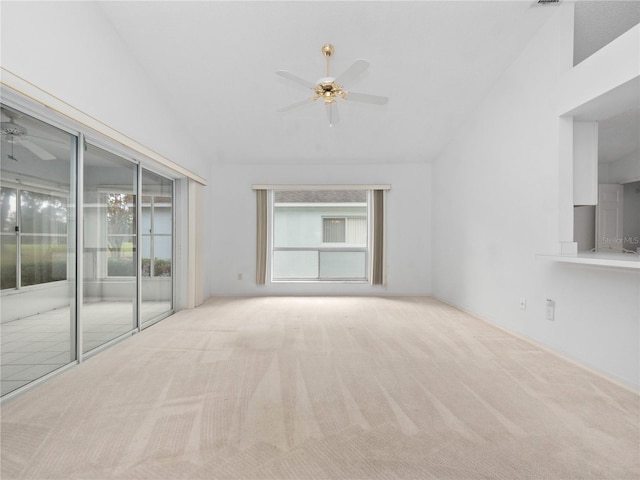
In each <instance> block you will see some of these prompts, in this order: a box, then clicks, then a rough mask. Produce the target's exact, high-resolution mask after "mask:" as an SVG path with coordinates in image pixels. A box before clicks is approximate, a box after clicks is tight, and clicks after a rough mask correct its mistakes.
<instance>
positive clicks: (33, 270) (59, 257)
mask: <svg viewBox="0 0 640 480" xmlns="http://www.w3.org/2000/svg"><path fill="white" fill-rule="evenodd" d="M0 198H1V205H2V209H1V211H2V214H1V218H0V222H1V224H2V232H1V235H2V257H1V258H2V289H3V290H4V289H9V288H20V287H27V286H30V285H38V284H42V283H50V282H56V281H60V280H66V279H67V210H68V207H67V204H68V200H67V198H66V197H63V196H60V195H52V194H48V193H42V192H37V191H33V189H32V190H26V189H22V188H11V187H9V186H3V187H2V193H1V197H0Z"/></svg>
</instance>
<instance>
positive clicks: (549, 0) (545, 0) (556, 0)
mask: <svg viewBox="0 0 640 480" xmlns="http://www.w3.org/2000/svg"><path fill="white" fill-rule="evenodd" d="M538 3H541V4H543V5H545V4H547V3H560V0H538Z"/></svg>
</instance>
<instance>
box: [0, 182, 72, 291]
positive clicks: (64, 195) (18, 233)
mask: <svg viewBox="0 0 640 480" xmlns="http://www.w3.org/2000/svg"><path fill="white" fill-rule="evenodd" d="M0 186H2V188H7V189H11V190H14V191H15V195H16V197H15V198H16V219H15V227H16V228H17V229H16V230H14V231H9V232H0V236H3V237H11V238H15V239H16V254H15V262H16V285H15V286H14V287H7V288H3V289H1V290H0V291H1V292H2V295H10V294H11V292H16V293H17V292H20V291H24V290H25V289H27V290H30V289H34V288H38V287H42V286H44V285H56V284H62V283H65V282H68V281H69V278H70V274H71V272H70V268H72V266H71V265H70V264H69V261H68V258H66V260H65V269H66V273H65V276H66V278H63V279H60V280H52V281H49V282H39V283H32V284H30V285H23V284H22V277H23V275H22V237H37V238H45V237H50V238H64V239H65V244H66V247H67V255H68V250H69V245H68V240H69V231H68V228H69V226H68V220H69V219H68V214H69V212H68V210H69V208H70V207H69V202H70V195H69V192H65V191H63V190H56V189H54V188H48V187H46V186H37V185H23V184H20V183H15V182H11V181H4V180H3V181H2V182H1V183H0ZM22 192H31V193H36V194H39V195H47V196H50V197H55V198H59V199H63V200H64V201H65V208H66V209H67V232H66V233H64V234H62V233H34V232H25V231H24V229H23V225H22V201H21V198H22V197H21V193H22Z"/></svg>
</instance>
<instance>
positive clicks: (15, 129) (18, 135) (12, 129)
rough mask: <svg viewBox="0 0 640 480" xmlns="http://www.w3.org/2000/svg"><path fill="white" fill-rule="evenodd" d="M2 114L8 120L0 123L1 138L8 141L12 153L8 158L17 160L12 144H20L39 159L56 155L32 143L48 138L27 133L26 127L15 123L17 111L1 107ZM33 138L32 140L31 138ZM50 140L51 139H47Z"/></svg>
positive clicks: (51, 158)
mask: <svg viewBox="0 0 640 480" xmlns="http://www.w3.org/2000/svg"><path fill="white" fill-rule="evenodd" d="M2 114H3V115H5V116H6V117H7V118H8V119H9V121H7V122H2V123H0V134H1V135H2V140H3V141H6V142H8V143H9V144H10V145H11V147H12V153H11V155H10V157H9V158H10V159H11V160H14V161H17V159H16V158H15V157H14V156H13V146H14V145H22V146H23V147H24V148H26V149H27V150H29V151H30V152H31V153H33V154H34V155H35V156H36V157H38V158H39V159H40V160H55V159H56V157H55V155H53V154H52V153H50V152H48V151H47V150H46V149H44V148H43V147H41V146H40V145H37V144H36V143H34V141H33V140H36V141H40V140H49V139H47V138H41V137H35V136H31V135H29V134H28V132H27V129H26V128H25V127H23V126H22V125H20V124H18V123H16V119H17V118H19V117H20V115H19V114H18V113H15V112H13V111H11V110H9V109H6V108H3V109H2ZM32 139H33V140H32ZM49 141H51V140H49Z"/></svg>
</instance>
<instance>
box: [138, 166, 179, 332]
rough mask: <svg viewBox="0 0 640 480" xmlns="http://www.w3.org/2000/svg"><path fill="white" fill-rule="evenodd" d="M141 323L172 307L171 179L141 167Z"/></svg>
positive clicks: (151, 319)
mask: <svg viewBox="0 0 640 480" xmlns="http://www.w3.org/2000/svg"><path fill="white" fill-rule="evenodd" d="M141 198H142V202H141V205H140V206H141V209H140V210H141V218H140V242H141V245H140V250H141V255H142V262H141V263H142V277H141V295H142V298H141V303H140V322H141V323H142V324H144V323H148V322H150V321H153V320H154V319H156V318H159V317H161V316H163V315H165V314H166V313H168V312H170V311H172V310H173V274H172V270H173V181H172V180H170V179H168V178H165V177H162V176H160V175H157V174H155V173H153V172H150V171H148V170H144V169H143V170H142V192H141Z"/></svg>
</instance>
